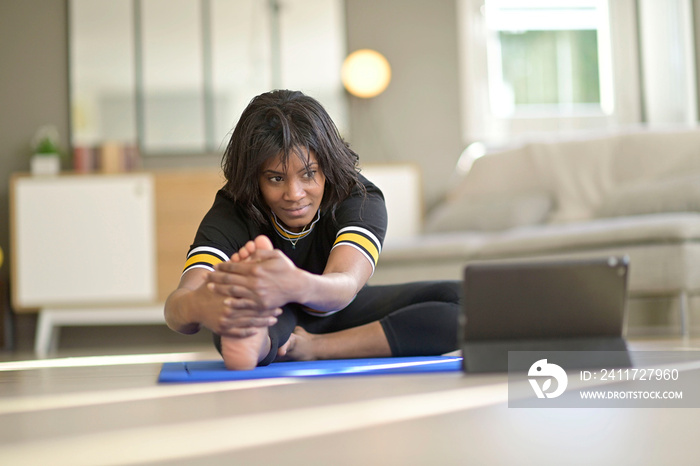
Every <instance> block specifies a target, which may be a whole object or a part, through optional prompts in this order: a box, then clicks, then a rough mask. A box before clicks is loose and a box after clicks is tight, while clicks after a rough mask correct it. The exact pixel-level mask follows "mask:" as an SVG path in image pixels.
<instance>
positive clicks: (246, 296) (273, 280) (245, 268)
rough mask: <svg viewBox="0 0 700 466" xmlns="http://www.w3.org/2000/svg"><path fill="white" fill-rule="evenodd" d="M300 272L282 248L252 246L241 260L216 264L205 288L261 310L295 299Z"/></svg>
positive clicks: (243, 305)
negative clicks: (250, 251) (246, 255)
mask: <svg viewBox="0 0 700 466" xmlns="http://www.w3.org/2000/svg"><path fill="white" fill-rule="evenodd" d="M304 273H306V272H304V271H302V270H301V269H299V268H297V267H296V265H294V263H293V262H292V261H291V260H290V259H289V258H288V257H287V256H286V255H284V253H283V252H282V251H280V250H278V249H274V250H269V249H256V250H255V251H254V252H253V253H252V254H251V255H250V256H249V257H247V258H246V260H244V261H238V262H233V261H229V262H222V263H220V264H217V265H216V267H215V272H213V273H211V274H210V275H209V277H208V279H207V281H208V284H207V288H208V289H209V291H211V292H214V293H217V294H220V295H223V296H227V297H229V298H231V299H234V300H235V302H237V303H238V304H239V305H240V306H241V307H247V308H248V309H255V310H257V311H264V310H269V309H275V308H278V307H281V306H284V305H285V304H287V303H290V302H294V301H296V296H297V292H298V291H299V287H300V284H301V281H300V276H301V275H302V274H304Z"/></svg>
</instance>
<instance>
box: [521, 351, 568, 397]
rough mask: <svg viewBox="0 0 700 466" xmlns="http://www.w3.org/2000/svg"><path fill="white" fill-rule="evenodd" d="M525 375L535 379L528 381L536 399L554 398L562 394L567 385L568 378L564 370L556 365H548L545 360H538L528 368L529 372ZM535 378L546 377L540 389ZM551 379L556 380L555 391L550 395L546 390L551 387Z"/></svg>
mask: <svg viewBox="0 0 700 466" xmlns="http://www.w3.org/2000/svg"><path fill="white" fill-rule="evenodd" d="M527 375H528V376H531V377H536V378H534V379H528V381H529V382H530V385H532V389H533V390H534V391H535V395H537V398H545V397H547V398H556V397H558V396H559V395H561V394H562V393H564V390H566V385H567V384H568V383H569V378H568V377H567V376H566V372H564V369H562V368H561V367H559V366H557V365H556V364H550V363H548V362H547V360H546V359H540V360H539V361H537V362H535V363H534V364H533V365H532V366H530V370H529V371H528V372H527ZM537 377H540V378H545V377H547V379H546V380H545V381H544V383H543V384H542V387H540V385H539V383H538V381H537ZM552 378H554V379H556V381H557V389H556V390H554V391H553V392H551V393H550V392H548V391H547V390H549V389H550V388H551V386H552Z"/></svg>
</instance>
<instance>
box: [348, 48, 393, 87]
mask: <svg viewBox="0 0 700 466" xmlns="http://www.w3.org/2000/svg"><path fill="white" fill-rule="evenodd" d="M340 76H341V79H342V81H343V85H344V86H345V89H347V90H348V92H349V93H351V94H352V95H354V96H357V97H362V98H364V99H369V98H371V97H375V96H377V95H379V94H381V93H382V92H384V89H386V88H387V86H388V85H389V81H391V66H389V62H388V61H387V59H386V58H384V55H382V54H381V53H379V52H377V51H375V50H370V49H362V50H356V51H355V52H353V53H351V54H350V55H348V56H347V58H346V59H345V61H344V62H343V67H342V68H341V71H340Z"/></svg>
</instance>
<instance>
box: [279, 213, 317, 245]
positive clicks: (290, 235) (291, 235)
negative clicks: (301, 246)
mask: <svg viewBox="0 0 700 466" xmlns="http://www.w3.org/2000/svg"><path fill="white" fill-rule="evenodd" d="M320 218H321V210H320V209H319V210H317V211H316V218H315V219H314V220H313V221H312V222H311V223H309V224H307V225H304V228H302V229H301V231H300V232H299V233H295V232H292V231H289V230H287V229H285V228H284V227H283V226H282V225H281V224H280V221H279V219H278V218H277V216H276V215H275V213H274V212H272V219H273V224H274V228H275V231H276V232H277V234H278V235H279V236H281V237H282V238H283V239H285V240H287V241H289V242H290V243H291V245H292V249H296V246H297V243H298V242H299V240H300V239H302V238H304V237H305V236H307V235H308V234H309V233H310V232H311V230H312V229H313V227H314V225H315V224H316V222H318V221H319V220H320Z"/></svg>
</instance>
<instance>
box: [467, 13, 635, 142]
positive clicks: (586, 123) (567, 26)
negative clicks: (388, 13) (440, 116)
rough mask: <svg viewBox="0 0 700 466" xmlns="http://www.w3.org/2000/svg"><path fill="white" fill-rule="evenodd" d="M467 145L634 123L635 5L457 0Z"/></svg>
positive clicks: (612, 127) (610, 127)
mask: <svg viewBox="0 0 700 466" xmlns="http://www.w3.org/2000/svg"><path fill="white" fill-rule="evenodd" d="M457 5H458V12H457V13H458V18H459V31H460V48H461V50H460V66H461V68H460V70H461V77H460V80H461V84H462V93H461V98H462V104H461V107H462V118H463V125H462V128H463V138H464V143H465V146H466V145H468V144H471V143H472V142H475V141H480V142H483V143H485V144H486V145H487V146H494V145H504V144H512V143H518V142H519V141H521V140H523V139H530V138H532V137H535V138H537V137H539V136H541V135H544V134H551V133H576V132H580V131H589V130H600V129H614V128H619V127H625V126H629V125H635V124H638V123H639V122H640V121H641V114H642V111H641V105H642V101H641V98H640V95H641V81H640V75H639V66H640V64H639V48H638V30H637V7H636V0H614V1H610V0H458V3H457Z"/></svg>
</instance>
